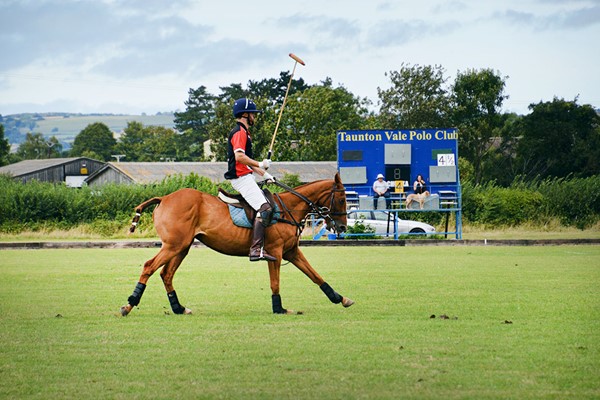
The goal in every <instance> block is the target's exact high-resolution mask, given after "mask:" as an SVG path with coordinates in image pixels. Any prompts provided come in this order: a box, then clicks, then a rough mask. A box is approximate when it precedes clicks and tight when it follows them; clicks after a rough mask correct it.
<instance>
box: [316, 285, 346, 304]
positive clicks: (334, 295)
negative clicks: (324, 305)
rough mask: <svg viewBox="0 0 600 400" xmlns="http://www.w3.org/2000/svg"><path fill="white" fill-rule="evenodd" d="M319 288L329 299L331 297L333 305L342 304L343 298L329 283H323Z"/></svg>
mask: <svg viewBox="0 0 600 400" xmlns="http://www.w3.org/2000/svg"><path fill="white" fill-rule="evenodd" d="M319 287H320V288H321V290H322V291H323V293H325V294H326V295H327V297H329V300H331V302H332V303H334V304H338V303H341V302H342V296H340V294H339V293H338V292H336V291H335V290H333V288H332V287H331V286H329V284H328V283H327V282H323V284H322V285H321V286H319Z"/></svg>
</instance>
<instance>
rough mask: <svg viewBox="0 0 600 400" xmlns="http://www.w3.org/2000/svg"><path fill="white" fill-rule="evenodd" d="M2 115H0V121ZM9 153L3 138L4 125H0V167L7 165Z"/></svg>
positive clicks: (6, 141) (8, 146)
mask: <svg viewBox="0 0 600 400" xmlns="http://www.w3.org/2000/svg"><path fill="white" fill-rule="evenodd" d="M1 119H2V115H0V120H1ZM9 152H10V144H9V143H8V139H5V138H4V125H2V124H0V167H2V166H3V165H6V164H8V154H9Z"/></svg>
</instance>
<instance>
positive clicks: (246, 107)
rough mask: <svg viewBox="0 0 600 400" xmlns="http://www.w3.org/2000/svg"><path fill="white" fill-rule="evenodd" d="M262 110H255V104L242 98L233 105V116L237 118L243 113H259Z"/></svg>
mask: <svg viewBox="0 0 600 400" xmlns="http://www.w3.org/2000/svg"><path fill="white" fill-rule="evenodd" d="M261 112H263V111H262V110H258V109H257V108H256V104H254V102H253V101H252V100H250V99H247V98H245V97H242V98H241V99H237V100H236V101H235V103H233V116H234V117H235V118H239V117H240V116H241V115H242V114H243V113H261Z"/></svg>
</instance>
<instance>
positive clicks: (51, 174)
mask: <svg viewBox="0 0 600 400" xmlns="http://www.w3.org/2000/svg"><path fill="white" fill-rule="evenodd" d="M84 163H85V167H86V168H87V172H86V171H82V166H83V164H84ZM104 164H105V163H103V162H100V161H95V160H91V159H89V158H86V159H77V160H74V161H71V162H68V163H65V164H61V165H56V166H52V167H48V168H46V169H42V170H39V171H35V172H32V173H30V174H26V175H22V176H19V179H20V180H21V181H22V182H23V183H26V182H29V181H31V180H38V181H40V182H64V181H65V180H66V176H72V175H90V174H92V173H93V172H95V171H97V170H99V169H100V168H102V167H103V166H104Z"/></svg>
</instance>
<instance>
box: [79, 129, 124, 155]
mask: <svg viewBox="0 0 600 400" xmlns="http://www.w3.org/2000/svg"><path fill="white" fill-rule="evenodd" d="M116 143H117V141H116V140H115V138H114V137H113V133H112V132H111V131H110V129H109V128H108V126H106V125H105V124H104V123H102V122H94V123H93V124H89V125H88V126H86V127H85V128H84V129H83V130H82V131H81V132H79V134H78V135H77V136H76V137H75V140H74V141H73V148H72V149H71V156H82V155H83V153H84V152H85V151H91V152H94V153H96V154H97V155H99V156H100V157H102V160H100V161H110V160H111V155H112V154H114V153H113V149H114V147H115V145H116Z"/></svg>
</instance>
